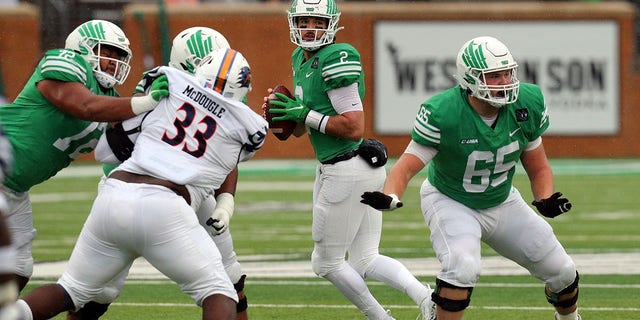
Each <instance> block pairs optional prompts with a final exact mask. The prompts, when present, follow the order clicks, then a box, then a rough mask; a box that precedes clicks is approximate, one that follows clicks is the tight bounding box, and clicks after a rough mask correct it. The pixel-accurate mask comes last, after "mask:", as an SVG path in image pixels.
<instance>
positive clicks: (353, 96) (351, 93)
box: [327, 82, 364, 114]
mask: <svg viewBox="0 0 640 320" xmlns="http://www.w3.org/2000/svg"><path fill="white" fill-rule="evenodd" d="M327 95H328V96H329V100H331V105H332V106H333V108H334V109H335V110H336V112H337V113H338V114H343V113H345V112H349V111H362V110H364V108H363V106H362V100H360V94H359V93H358V83H357V82H354V83H352V84H350V85H348V86H346V87H340V88H336V89H332V90H329V91H327Z"/></svg>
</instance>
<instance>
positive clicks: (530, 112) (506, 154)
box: [411, 83, 549, 209]
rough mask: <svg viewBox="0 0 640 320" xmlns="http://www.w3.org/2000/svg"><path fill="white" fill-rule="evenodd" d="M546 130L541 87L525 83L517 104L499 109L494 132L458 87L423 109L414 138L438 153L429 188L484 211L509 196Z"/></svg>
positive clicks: (416, 122) (416, 125)
mask: <svg viewBox="0 0 640 320" xmlns="http://www.w3.org/2000/svg"><path fill="white" fill-rule="evenodd" d="M548 126H549V117H548V114H547V110H546V107H545V104H544V98H543V96H542V92H541V91H540V88H539V87H538V86H535V85H532V84H525V83H521V84H520V95H519V97H518V101H516V102H515V103H513V104H509V105H506V106H504V107H502V108H500V110H499V113H498V118H497V119H496V123H495V125H494V128H491V127H490V126H488V125H487V124H486V123H485V122H484V121H483V120H482V118H481V117H480V116H479V115H478V114H477V113H476V112H475V110H473V108H472V107H471V105H470V104H469V102H468V100H467V94H466V92H465V91H464V90H462V89H461V88H460V86H456V87H454V88H451V89H449V90H446V91H444V92H442V93H440V94H438V95H435V96H433V97H432V98H431V99H429V100H427V101H426V102H425V103H423V104H422V105H421V106H420V110H419V111H418V115H417V116H416V120H415V123H414V127H413V131H412V132H411V138H412V139H413V140H414V141H416V142H417V143H420V144H422V145H426V146H430V147H433V148H436V149H437V150H438V153H437V154H436V156H435V157H434V158H433V160H432V161H431V162H430V163H429V167H428V179H429V182H430V183H431V184H433V185H434V186H435V187H436V188H438V190H440V192H442V193H444V194H445V195H447V196H449V197H450V198H452V199H454V200H456V201H458V202H461V203H463V204H464V205H466V206H468V207H471V208H475V209H484V208H489V207H493V206H496V205H498V204H500V203H502V202H503V201H504V200H505V199H506V198H507V196H508V195H509V192H510V190H511V183H512V180H513V175H514V173H515V167H516V164H517V163H518V161H519V159H520V155H521V154H522V152H524V148H525V146H526V145H527V144H528V143H529V142H530V141H533V140H535V139H537V138H538V137H540V136H541V135H542V133H543V132H544V131H545V130H546V129H547V128H548Z"/></svg>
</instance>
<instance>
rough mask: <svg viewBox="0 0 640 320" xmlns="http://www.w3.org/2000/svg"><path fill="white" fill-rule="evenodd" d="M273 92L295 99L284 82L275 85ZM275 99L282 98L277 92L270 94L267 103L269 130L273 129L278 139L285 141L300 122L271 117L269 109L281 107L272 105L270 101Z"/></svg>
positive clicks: (266, 113) (266, 115)
mask: <svg viewBox="0 0 640 320" xmlns="http://www.w3.org/2000/svg"><path fill="white" fill-rule="evenodd" d="M273 92H279V93H282V94H284V95H285V96H287V97H289V98H291V99H294V97H293V95H292V94H291V91H289V89H287V87H285V86H284V85H282V84H279V85H277V86H275V87H274V88H273ZM273 100H280V99H278V97H276V95H275V94H271V95H269V97H268V99H267V103H266V110H265V117H266V119H267V122H269V130H271V132H272V133H273V135H275V136H276V138H278V140H280V141H284V140H287V139H288V138H289V136H291V134H292V133H293V130H294V129H295V128H296V126H297V124H298V123H297V122H295V121H291V120H286V121H273V120H272V119H271V118H272V117H271V113H270V112H269V109H271V108H281V107H280V106H274V105H272V104H271V103H270V102H271V101H273Z"/></svg>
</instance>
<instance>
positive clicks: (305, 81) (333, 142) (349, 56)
mask: <svg viewBox="0 0 640 320" xmlns="http://www.w3.org/2000/svg"><path fill="white" fill-rule="evenodd" d="M291 61H292V67H293V81H294V85H295V95H296V96H298V97H299V98H300V99H302V101H303V102H304V103H305V105H307V106H308V107H309V108H310V109H311V110H315V111H317V112H320V113H322V114H323V115H328V116H332V115H335V114H337V113H336V111H335V109H334V108H333V105H331V100H329V96H328V95H327V91H329V90H332V89H336V88H341V87H346V86H348V85H350V84H353V83H356V82H357V83H358V90H359V94H360V99H362V98H364V91H365V88H364V73H363V71H362V64H361V62H360V54H359V53H358V51H357V50H356V49H355V48H354V47H353V46H351V45H350V44H347V43H334V44H330V45H328V46H325V47H323V48H322V49H320V50H318V51H317V52H316V54H315V55H314V56H313V57H312V58H311V59H310V60H305V58H304V51H303V50H302V48H300V47H297V48H296V49H295V50H294V51H293V53H292V56H291ZM308 131H309V140H310V141H311V145H312V146H313V150H314V152H315V154H316V158H317V159H318V161H320V162H322V161H325V160H329V159H331V158H333V157H335V156H337V155H340V154H343V153H346V152H349V151H351V150H353V149H355V148H356V147H357V146H358V145H359V144H360V141H351V140H348V139H344V138H339V137H335V136H331V135H328V134H324V133H321V132H320V131H318V130H315V129H308Z"/></svg>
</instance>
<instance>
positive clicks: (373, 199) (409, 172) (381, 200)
mask: <svg viewBox="0 0 640 320" xmlns="http://www.w3.org/2000/svg"><path fill="white" fill-rule="evenodd" d="M424 166H425V164H424V163H423V162H422V160H420V158H418V157H416V156H415V155H413V154H410V153H404V154H402V156H400V159H398V162H396V163H395V164H394V165H393V167H391V170H390V171H389V175H388V176H387V180H385V183H384V190H383V192H380V191H370V192H365V193H363V194H362V195H361V198H362V200H360V202H362V203H364V204H367V205H369V206H371V207H373V208H375V209H378V210H383V211H386V210H395V209H397V208H401V207H402V206H403V203H402V201H400V197H402V195H403V194H404V192H405V191H406V190H407V185H408V184H409V181H410V180H411V178H413V176H415V175H416V174H417V173H418V172H420V170H422V168H424Z"/></svg>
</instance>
